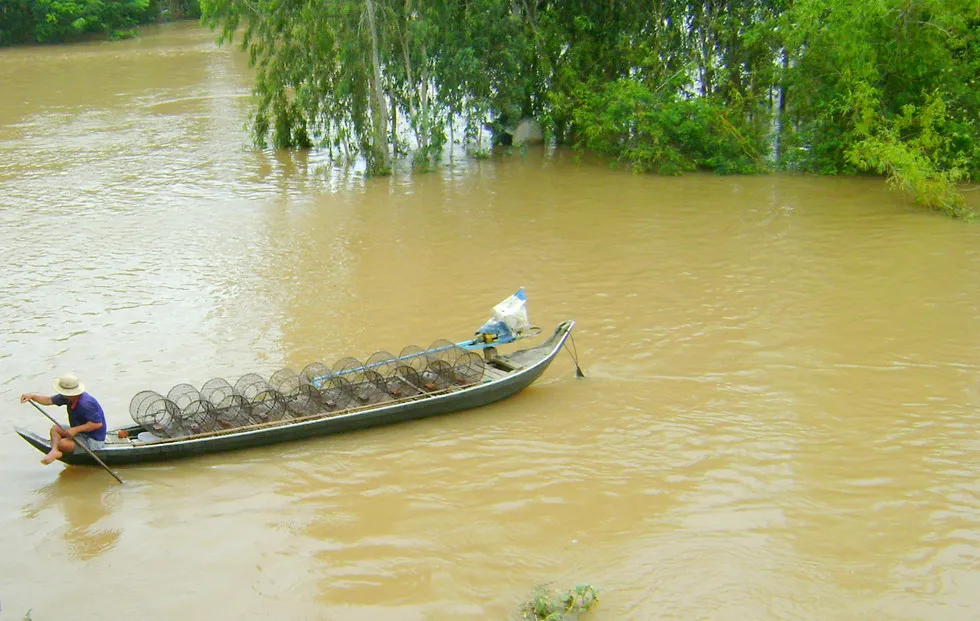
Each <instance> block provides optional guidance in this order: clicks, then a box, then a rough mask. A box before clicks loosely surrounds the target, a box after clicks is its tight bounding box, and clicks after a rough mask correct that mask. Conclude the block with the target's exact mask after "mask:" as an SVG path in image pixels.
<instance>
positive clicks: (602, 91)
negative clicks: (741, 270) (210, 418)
mask: <svg viewBox="0 0 980 621" xmlns="http://www.w3.org/2000/svg"><path fill="white" fill-rule="evenodd" d="M201 3H202V10H203V13H204V15H205V19H206V22H207V23H208V24H210V25H211V26H212V27H215V28H221V31H222V40H224V41H229V40H231V39H233V38H234V37H235V33H236V32H237V31H238V30H237V29H238V28H239V27H244V28H243V29H242V32H244V37H243V39H242V46H243V48H244V49H246V50H248V51H249V53H250V55H251V58H252V61H253V62H254V63H255V65H256V67H257V68H258V74H257V75H258V78H257V82H256V93H257V95H258V97H259V105H258V108H257V111H256V115H255V124H254V129H255V134H256V138H257V139H258V140H259V142H264V141H265V140H266V139H267V138H268V137H271V138H272V143H273V145H275V146H277V147H290V146H312V145H323V146H329V147H330V148H331V149H338V150H340V151H343V152H345V153H347V154H349V155H364V156H365V157H366V159H367V161H368V168H369V171H370V172H373V173H384V172H386V171H387V170H389V169H390V161H391V160H390V158H391V157H392V156H393V155H394V154H397V153H399V152H403V151H406V150H407V149H410V148H411V149H414V161H415V163H416V164H417V165H420V166H423V167H428V166H431V165H433V164H434V163H436V161H437V160H438V157H439V155H440V153H441V152H442V149H443V146H444V145H445V143H446V142H447V140H449V139H450V137H451V136H447V132H448V131H449V130H450V128H451V127H452V126H453V124H452V123H451V122H452V121H455V122H461V123H462V126H463V139H464V140H465V141H467V142H468V143H469V144H471V145H472V147H473V150H474V152H476V153H485V147H484V146H483V145H482V144H481V142H480V141H481V140H482V135H483V132H482V131H481V130H482V128H483V127H487V128H490V129H491V130H492V131H493V132H494V133H495V134H500V133H502V132H504V131H506V130H507V129H508V128H510V127H513V126H514V125H515V123H516V122H517V121H518V120H520V119H521V118H524V117H533V118H537V119H539V120H541V121H542V122H543V123H544V125H545V127H546V130H547V132H548V134H549V135H550V137H551V138H552V139H553V140H555V141H556V142H557V143H559V144H567V145H571V146H574V147H576V148H579V149H583V150H589V151H593V152H597V153H601V154H604V155H606V156H609V157H610V158H612V159H613V160H614V161H616V162H622V163H623V164H625V165H627V166H629V167H630V168H632V169H633V170H636V171H647V170H650V171H656V172H660V173H666V174H678V173H682V172H685V171H690V170H711V171H716V172H719V173H752V172H762V171H766V170H771V169H773V168H782V169H790V170H799V171H804V172H811V173H817V174H858V173H862V172H870V173H875V174H883V175H886V176H887V177H888V178H889V179H890V181H891V182H892V183H893V184H894V185H896V186H897V187H901V188H904V189H906V190H909V191H910V192H911V193H912V194H913V195H914V196H915V197H916V200H918V201H919V202H921V203H922V204H925V205H927V206H930V207H934V208H938V209H942V210H945V211H947V212H949V213H952V214H954V215H967V212H966V211H965V210H964V209H963V202H962V197H961V195H960V194H959V193H958V192H957V191H956V186H955V184H956V182H957V181H958V180H976V179H980V121H978V111H980V88H978V87H980V84H978V73H980V34H978V33H980V10H978V7H977V4H976V0H948V1H940V0H706V1H704V2H701V3H690V2H686V1H685V2H679V1H677V0H664V1H663V2H646V1H643V0H604V1H603V2H591V1H588V0H465V1H459V0H331V2H322V0H252V1H245V0H201Z"/></svg>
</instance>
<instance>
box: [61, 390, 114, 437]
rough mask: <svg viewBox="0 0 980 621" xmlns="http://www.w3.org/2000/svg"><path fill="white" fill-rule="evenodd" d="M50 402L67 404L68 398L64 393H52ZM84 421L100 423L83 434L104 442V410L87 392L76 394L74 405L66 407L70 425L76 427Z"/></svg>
mask: <svg viewBox="0 0 980 621" xmlns="http://www.w3.org/2000/svg"><path fill="white" fill-rule="evenodd" d="M51 403H53V404H55V405H68V399H67V398H66V397H65V396H64V395H54V396H53V397H51ZM85 423H102V426H101V427H99V428H98V429H96V430H95V431H89V432H86V433H85V435H86V436H88V437H90V438H92V439H93V440H99V441H101V442H105V432H106V424H105V412H103V411H102V406H101V405H99V402H98V401H96V400H95V397H93V396H92V395H90V394H88V393H87V392H83V393H82V394H80V395H78V401H76V402H75V407H70V406H69V407H68V424H69V425H70V426H72V427H77V426H78V425H84V424H85Z"/></svg>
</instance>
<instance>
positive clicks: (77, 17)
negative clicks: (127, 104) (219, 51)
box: [0, 0, 201, 45]
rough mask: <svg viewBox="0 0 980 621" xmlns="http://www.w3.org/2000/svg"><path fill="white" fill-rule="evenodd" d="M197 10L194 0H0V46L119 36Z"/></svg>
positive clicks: (128, 34)
mask: <svg viewBox="0 0 980 621" xmlns="http://www.w3.org/2000/svg"><path fill="white" fill-rule="evenodd" d="M200 12H201V9H200V7H199V5H198V3H197V0H0V45H11V44H14V43H57V42H62V41H71V40H74V39H79V38H83V37H89V36H93V35H104V36H107V37H109V38H110V39H119V38H125V37H130V36H133V35H134V34H135V33H136V28H137V27H138V26H139V25H140V24H145V23H148V22H152V21H156V20H158V19H176V18H181V17H197V16H200Z"/></svg>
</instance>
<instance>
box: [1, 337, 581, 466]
mask: <svg viewBox="0 0 980 621" xmlns="http://www.w3.org/2000/svg"><path fill="white" fill-rule="evenodd" d="M573 326H574V322H572V321H566V322H563V323H562V324H560V325H559V326H558V328H556V330H555V333H554V334H553V335H552V336H551V337H550V338H549V339H548V340H547V341H546V342H545V343H543V344H541V345H538V346H537V347H534V348H529V349H525V350H520V351H519V352H515V354H512V355H511V356H505V357H502V359H503V360H505V361H506V360H510V359H514V360H518V359H520V357H518V355H519V354H524V358H528V359H530V360H531V362H530V363H529V364H527V365H526V366H522V368H519V369H518V370H515V371H513V372H511V373H509V374H507V375H506V376H504V377H501V378H498V379H494V380H491V381H487V382H484V383H481V384H476V385H473V386H468V387H465V388H458V389H454V390H450V391H447V392H443V393H439V394H433V395H430V396H425V397H421V398H417V399H411V400H404V401H396V402H389V403H386V404H380V405H378V406H375V407H372V408H362V409H358V410H353V411H350V412H344V413H337V414H332V415H325V416H323V417H314V418H311V419H308V420H307V419H304V420H299V421H295V422H287V423H283V424H278V425H274V426H259V428H245V429H242V430H240V431H233V432H230V433H222V434H214V435H203V436H201V437H188V438H178V439H170V440H164V441H160V442H149V443H145V444H143V443H134V444H126V445H121V446H113V445H112V444H107V445H106V446H105V447H104V448H102V449H99V450H97V451H95V453H96V454H97V455H98V457H99V459H101V460H102V461H103V462H104V463H106V464H107V465H124V464H138V463H148V462H155V461H165V460H174V459H182V458H187V457H194V456H198V455H206V454H210V453H217V452H224V451H232V450H240V449H245V448H252V447H257V446H266V445H271V444H279V443H283V442H291V441H296V440H301V439H305V438H311V437H316V436H325V435H333V434H339V433H346V432H351V431H358V430H362V429H369V428H372V427H380V426H386V425H393V424H397V423H403V422H407V421H412V420H419V419H422V418H429V417H432V416H439V415H444V414H450V413H454V412H461V411H464V410H469V409H473V408H477V407H481V406H484V405H488V404H490V403H495V402H497V401H501V400H503V399H507V398H508V397H511V396H513V395H515V394H517V393H518V392H520V391H522V390H524V389H525V388H527V387H528V386H530V385H531V384H532V383H534V381H535V380H537V379H538V378H539V377H541V375H542V374H543V373H544V372H545V370H546V369H547V368H548V366H549V365H550V364H551V362H552V361H553V360H554V359H555V357H556V356H557V355H558V352H559V351H560V350H561V347H562V346H563V345H564V343H565V340H566V339H567V338H568V336H569V334H570V332H571V329H572V327H573ZM528 352H538V353H540V356H537V355H531V354H529V353H528ZM17 433H18V434H20V436H21V437H22V438H24V440H26V441H27V442H28V443H30V444H31V445H32V446H34V447H35V448H37V449H38V450H39V451H42V452H45V453H47V452H48V450H49V448H50V442H49V440H48V439H46V438H42V437H41V436H38V435H37V434H35V433H32V432H30V431H26V430H23V429H17ZM61 461H62V462H64V463H66V464H71V465H91V466H94V465H97V464H96V461H95V460H94V459H93V458H92V456H91V455H89V454H88V453H72V454H66V455H64V456H63V457H62V458H61Z"/></svg>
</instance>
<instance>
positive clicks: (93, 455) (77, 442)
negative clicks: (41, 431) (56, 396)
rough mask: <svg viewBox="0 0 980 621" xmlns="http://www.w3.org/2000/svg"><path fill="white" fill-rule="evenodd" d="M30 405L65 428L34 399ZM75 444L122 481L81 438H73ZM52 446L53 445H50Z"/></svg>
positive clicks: (58, 425) (59, 426)
mask: <svg viewBox="0 0 980 621" xmlns="http://www.w3.org/2000/svg"><path fill="white" fill-rule="evenodd" d="M31 405H33V406H34V407H35V408H36V409H37V411H38V412H40V413H41V414H43V415H44V417H45V418H47V419H48V420H49V421H51V422H52V423H54V424H55V425H56V426H57V427H58V429H61V430H62V431H64V430H65V428H64V427H62V426H61V423H59V422H58V421H56V420H55V419H53V418H51V416H50V415H49V414H48V413H47V412H45V411H44V410H42V409H41V406H39V405H38V404H36V403H34V401H31ZM75 444H79V445H81V447H82V448H83V449H85V452H86V453H88V454H89V455H91V456H92V459H94V460H95V461H97V462H99V465H100V466H102V467H103V468H105V471H106V472H108V473H109V474H111V475H112V478H114V479H115V480H117V481H119V482H120V483H122V482H123V481H122V479H120V478H119V477H117V476H116V473H115V472H113V471H112V470H109V466H107V465H105V462H104V461H102V460H101V459H99V456H98V455H96V454H95V453H93V452H92V449H90V448H89V447H87V446H86V445H85V443H84V442H82V441H81V440H75ZM52 448H54V447H52Z"/></svg>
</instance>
